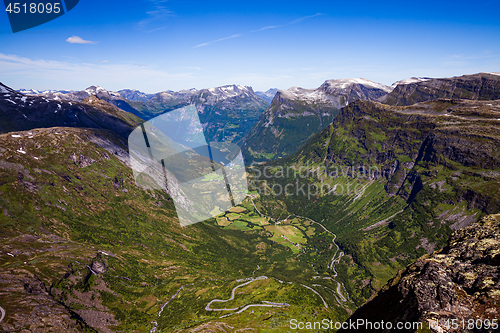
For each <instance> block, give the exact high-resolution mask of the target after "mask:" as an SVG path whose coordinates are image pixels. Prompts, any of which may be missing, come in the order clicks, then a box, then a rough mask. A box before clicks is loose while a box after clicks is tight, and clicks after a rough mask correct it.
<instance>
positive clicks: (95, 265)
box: [91, 261, 106, 274]
mask: <svg viewBox="0 0 500 333" xmlns="http://www.w3.org/2000/svg"><path fill="white" fill-rule="evenodd" d="M91 268H92V270H93V271H94V272H96V273H97V274H104V273H105V272H106V264H105V263H104V261H94V262H92V266H91Z"/></svg>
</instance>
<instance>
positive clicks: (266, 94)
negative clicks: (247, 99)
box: [255, 88, 278, 103]
mask: <svg viewBox="0 0 500 333" xmlns="http://www.w3.org/2000/svg"><path fill="white" fill-rule="evenodd" d="M277 92H278V89H276V88H271V89H269V90H267V91H266V92H264V91H256V92H255V94H256V95H257V96H259V97H260V98H262V99H263V100H265V101H266V102H268V103H271V102H272V101H273V98H274V95H276V93H277Z"/></svg>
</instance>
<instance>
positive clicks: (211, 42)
mask: <svg viewBox="0 0 500 333" xmlns="http://www.w3.org/2000/svg"><path fill="white" fill-rule="evenodd" d="M241 36H243V35H242V34H236V35H231V36H229V37H224V38H219V39H216V40H213V41H210V42H206V43H201V44H198V45H196V46H195V47H193V48H194V49H196V48H198V47H202V46H207V45H210V44H213V43H217V42H222V41H223V40H226V39H231V38H236V37H241Z"/></svg>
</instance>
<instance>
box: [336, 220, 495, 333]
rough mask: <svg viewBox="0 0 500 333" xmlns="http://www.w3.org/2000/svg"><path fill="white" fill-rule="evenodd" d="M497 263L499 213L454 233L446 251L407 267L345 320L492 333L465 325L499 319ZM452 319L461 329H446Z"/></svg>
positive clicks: (439, 329) (435, 329)
mask: <svg viewBox="0 0 500 333" xmlns="http://www.w3.org/2000/svg"><path fill="white" fill-rule="evenodd" d="M499 264H500V214H496V215H489V216H486V217H484V218H483V219H482V220H481V221H480V222H478V223H476V224H473V225H470V226H468V227H466V228H464V229H461V230H458V231H456V232H455V233H454V234H453V235H452V237H451V239H450V242H449V245H448V246H447V247H445V248H444V249H443V250H441V251H439V252H434V253H433V254H432V255H430V256H424V257H422V258H421V259H419V260H417V261H416V262H415V263H414V264H412V265H410V266H408V267H407V268H406V270H404V271H403V272H401V273H400V274H398V276H397V277H396V278H394V279H393V280H392V281H389V283H388V284H387V285H386V286H385V287H384V288H382V290H381V291H380V292H379V293H378V295H377V296H376V297H375V298H373V299H372V300H371V301H369V302H367V303H365V305H363V306H362V307H361V308H359V309H358V310H357V311H356V312H355V313H354V314H353V315H352V316H351V317H350V318H349V319H350V320H351V321H356V320H359V319H367V320H370V321H372V322H375V321H381V320H384V321H385V322H387V321H390V322H392V323H393V324H394V327H396V323H397V322H423V327H424V328H430V329H431V331H433V332H493V331H495V330H493V329H491V328H490V329H486V328H484V325H483V327H482V328H480V327H478V326H479V325H476V326H475V327H469V326H468V323H470V322H472V321H474V322H475V323H479V321H478V320H480V321H481V322H482V323H484V322H485V320H486V319H488V320H489V321H490V322H491V321H492V320H493V319H498V317H499V314H500V267H499ZM453 320H455V322H456V323H459V326H460V327H458V328H456V327H455V329H454V327H453V325H449V327H447V326H448V325H446V323H447V322H453ZM462 322H463V323H465V326H466V327H465V329H464V328H463V327H462V324H461V323H462ZM429 323H432V325H430V324H429ZM358 331H365V330H358ZM380 331H383V332H395V330H387V329H386V330H380ZM415 331H416V330H405V331H404V330H401V332H415ZM339 332H340V331H339Z"/></svg>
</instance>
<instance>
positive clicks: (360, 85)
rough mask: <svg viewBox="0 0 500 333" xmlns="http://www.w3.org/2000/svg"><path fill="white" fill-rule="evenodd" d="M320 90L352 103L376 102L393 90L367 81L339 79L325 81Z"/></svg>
mask: <svg viewBox="0 0 500 333" xmlns="http://www.w3.org/2000/svg"><path fill="white" fill-rule="evenodd" d="M318 90H320V91H323V92H325V93H326V94H328V95H329V96H343V97H344V101H345V102H346V103H350V102H353V101H355V100H358V99H367V100H376V99H378V98H380V97H382V96H384V95H386V94H387V93H390V92H391V91H392V88H391V87H388V86H386V85H383V84H381V83H377V82H373V81H370V80H367V79H339V80H328V81H325V83H323V84H322V85H321V87H319V88H318Z"/></svg>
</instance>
